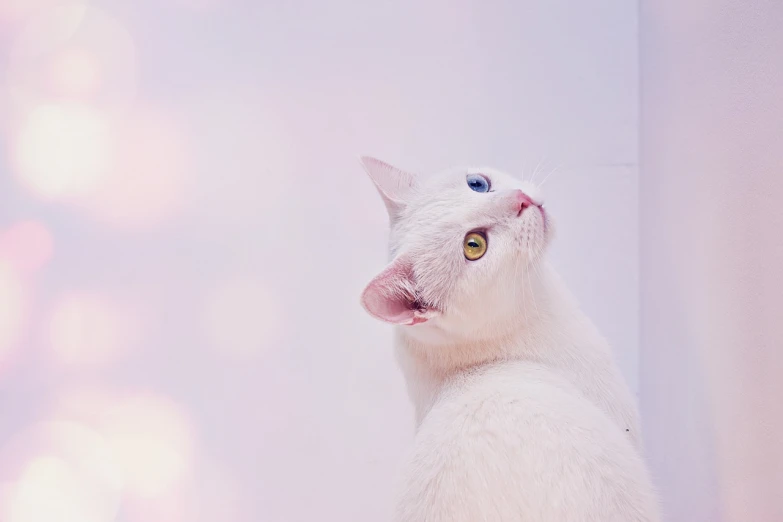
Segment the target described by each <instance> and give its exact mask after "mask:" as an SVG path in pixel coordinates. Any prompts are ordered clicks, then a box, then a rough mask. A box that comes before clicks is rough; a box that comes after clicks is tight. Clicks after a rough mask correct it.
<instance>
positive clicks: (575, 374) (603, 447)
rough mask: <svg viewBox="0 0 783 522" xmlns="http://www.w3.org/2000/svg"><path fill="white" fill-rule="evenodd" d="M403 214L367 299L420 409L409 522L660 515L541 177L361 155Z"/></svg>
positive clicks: (596, 521)
mask: <svg viewBox="0 0 783 522" xmlns="http://www.w3.org/2000/svg"><path fill="white" fill-rule="evenodd" d="M361 162H362V165H363V166H364V168H365V170H366V171H367V173H368V174H369V175H370V178H371V179H372V181H373V182H374V183H375V186H376V187H377V189H378V191H379V193H380V194H381V196H382V198H383V200H384V202H385V204H386V207H387V210H388V212H389V219H390V223H391V237H390V243H391V245H390V250H391V263H390V264H389V265H388V266H387V267H386V268H385V269H384V270H383V271H382V272H381V273H380V274H379V275H378V276H377V277H375V278H374V279H373V280H372V281H371V282H370V283H369V285H368V286H367V288H366V289H365V290H364V292H363V294H362V304H363V306H364V307H365V309H366V310H367V311H368V312H369V313H370V314H371V315H372V316H374V317H376V318H378V319H381V320H383V321H386V322H389V323H392V324H395V325H397V327H396V348H397V355H398V358H399V361H400V364H401V367H402V369H403V372H404V374H405V377H406V380H407V385H408V391H409V394H410V396H411V399H412V401H413V403H414V406H415V408H416V421H417V433H416V441H415V448H414V452H413V456H412V459H411V461H410V462H409V464H408V466H407V471H406V474H405V479H404V480H405V482H404V487H403V488H402V492H401V498H400V499H399V502H398V506H397V511H396V514H395V521H396V522H446V521H448V522H479V521H486V522H490V521H491V522H520V521H525V522H558V521H564V522H582V521H584V522H636V521H644V522H652V521H657V520H659V514H658V506H657V501H656V498H655V495H654V492H653V489H652V485H651V483H650V479H649V474H648V472H647V470H646V468H645V465H644V462H643V459H642V456H641V438H640V433H639V421H638V414H637V411H636V407H635V404H634V400H633V399H632V397H631V394H630V392H629V390H628V388H627V386H626V385H625V383H624V381H623V379H622V377H621V375H620V373H619V371H618V369H617V367H616V365H615V363H614V361H613V359H612V357H611V352H610V349H609V346H608V344H607V343H606V341H605V340H604V339H603V338H602V337H601V335H600V334H599V333H598V332H597V330H596V329H595V327H594V326H593V325H592V323H591V322H590V321H589V320H588V319H587V318H586V317H585V316H584V314H582V312H581V311H580V310H579V307H578V305H577V304H576V303H575V301H574V299H573V298H572V297H571V296H570V294H569V293H568V292H567V291H566V289H565V288H564V287H563V285H562V283H561V281H560V279H559V278H558V277H557V276H556V274H555V273H554V272H553V271H552V269H551V268H550V266H549V265H548V264H547V263H546V261H545V259H544V253H545V250H546V247H547V244H548V242H549V240H550V238H551V236H552V220H551V218H550V216H549V215H548V214H547V213H546V211H545V210H544V207H543V205H542V203H541V199H540V198H541V195H540V194H539V191H538V190H537V187H535V186H533V185H531V184H529V183H525V182H522V181H519V180H517V179H514V178H513V177H511V176H509V175H507V174H503V173H501V172H498V171H496V170H493V169H489V168H475V169H474V168H467V169H465V168H460V169H450V170H447V171H444V172H442V173H440V174H438V175H436V176H432V177H427V178H422V177H419V176H415V175H413V174H410V173H407V172H403V171H401V170H399V169H396V168H394V167H392V166H391V165H388V164H386V163H384V162H382V161H379V160H377V159H373V158H366V157H365V158H361Z"/></svg>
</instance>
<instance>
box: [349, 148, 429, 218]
mask: <svg viewBox="0 0 783 522" xmlns="http://www.w3.org/2000/svg"><path fill="white" fill-rule="evenodd" d="M359 162H360V163H361V164H362V167H363V168H364V170H365V172H367V174H368V175H369V176H370V179H371V180H372V182H373V184H375V188H376V189H378V193H379V194H380V195H381V198H383V202H384V204H385V205H386V210H387V211H388V212H389V219H390V220H391V221H394V220H395V219H397V217H398V216H399V214H400V211H401V210H402V208H403V207H404V206H405V203H406V201H407V199H408V198H409V197H410V194H411V192H412V191H413V189H414V187H415V186H416V176H415V175H414V174H411V173H410V172H405V171H404V170H400V169H398V168H397V167H393V166H391V165H389V164H388V163H386V162H383V161H381V160H379V159H376V158H371V157H369V156H361V157H360V158H359Z"/></svg>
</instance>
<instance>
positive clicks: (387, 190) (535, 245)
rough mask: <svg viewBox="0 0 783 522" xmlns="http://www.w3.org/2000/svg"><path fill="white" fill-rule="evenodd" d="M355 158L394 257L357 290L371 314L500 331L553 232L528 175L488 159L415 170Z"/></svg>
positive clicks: (517, 312)
mask: <svg viewBox="0 0 783 522" xmlns="http://www.w3.org/2000/svg"><path fill="white" fill-rule="evenodd" d="M361 163H362V165H363V167H364V169H365V170H366V171H367V173H368V174H369V176H370V179H371V180H372V181H373V183H374V184H375V186H376V188H377V189H378V192H379V193H380V195H381V198H382V199H383V201H384V203H385V204H386V209H387V210H388V213H389V221H390V225H391V235H390V243H391V244H390V251H391V257H392V261H391V263H390V264H389V265H388V266H387V267H386V268H385V269H384V270H383V271H382V272H381V273H380V274H378V275H377V276H376V277H375V278H374V279H373V280H372V281H371V282H370V283H369V284H368V285H367V287H366V288H365V290H364V292H363V293H362V299H361V301H362V305H363V306H364V308H365V309H366V310H367V312H368V313H369V314H370V315H372V316H373V317H375V318H377V319H380V320H382V321H386V322H388V323H392V324H396V325H402V326H406V327H409V328H410V331H411V333H412V334H414V335H415V336H421V337H427V338H429V339H430V340H434V339H438V340H441V341H444V342H450V341H452V342H453V341H456V340H459V339H471V338H473V339H480V338H481V337H482V336H483V334H482V332H487V331H488V330H489V329H491V330H492V331H496V332H497V331H501V330H503V329H504V328H506V327H508V326H509V325H510V324H512V323H513V322H514V321H515V319H516V318H519V317H520V316H521V314H523V313H524V311H523V307H525V306H531V304H529V303H527V302H526V301H525V300H526V296H525V292H526V291H527V293H528V294H529V293H530V291H531V289H530V288H529V287H528V286H526V284H525V283H526V282H527V281H529V280H530V272H533V271H534V270H535V269H536V266H537V264H538V263H540V262H541V259H542V257H543V255H544V252H545V250H546V247H547V244H548V242H549V239H550V237H551V235H552V222H551V219H550V217H549V216H548V214H547V213H546V211H545V210H544V207H543V203H542V200H541V194H540V193H539V191H538V188H537V187H536V186H535V185H533V184H531V183H526V182H523V181H520V180H518V179H515V178H513V177H512V176H509V175H508V174H504V173H502V172H499V171H497V170H494V169H490V168H452V169H448V170H446V171H443V172H440V173H438V174H436V175H433V176H427V177H423V176H418V175H415V174H412V173H409V172H405V171H402V170H400V169H397V168H395V167H393V166H391V165H389V164H387V163H384V162H382V161H380V160H377V159H374V158H368V157H363V158H361ZM526 278H527V279H526ZM529 298H530V296H527V299H529ZM414 332H415V333H414Z"/></svg>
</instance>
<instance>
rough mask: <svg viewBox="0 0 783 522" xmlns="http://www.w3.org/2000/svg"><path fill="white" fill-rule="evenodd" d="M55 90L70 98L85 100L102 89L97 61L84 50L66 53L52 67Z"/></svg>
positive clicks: (51, 73)
mask: <svg viewBox="0 0 783 522" xmlns="http://www.w3.org/2000/svg"><path fill="white" fill-rule="evenodd" d="M50 75H51V83H52V85H53V87H54V89H53V90H55V91H58V90H59V91H61V92H62V94H64V95H65V96H68V97H74V98H85V97H89V96H90V95H92V94H95V93H96V92H97V90H98V89H99V87H100V82H101V78H100V70H99V67H98V64H97V62H96V59H95V58H94V57H93V56H92V55H90V54H89V53H88V52H87V51H84V50H83V49H71V50H68V51H64V52H63V53H62V54H61V55H60V56H59V57H57V59H56V60H54V63H53V64H52V66H51V69H50Z"/></svg>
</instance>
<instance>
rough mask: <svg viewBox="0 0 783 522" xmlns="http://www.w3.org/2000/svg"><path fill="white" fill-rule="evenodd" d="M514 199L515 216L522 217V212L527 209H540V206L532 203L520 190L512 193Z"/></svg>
mask: <svg viewBox="0 0 783 522" xmlns="http://www.w3.org/2000/svg"><path fill="white" fill-rule="evenodd" d="M514 198H515V200H516V204H517V208H518V211H517V215H518V216H519V215H522V212H524V210H525V209H526V208H528V207H540V206H541V204H540V203H537V202H535V201H533V198H531V197H530V196H528V195H527V194H525V193H524V192H522V191H521V190H519V189H517V190H515V191H514Z"/></svg>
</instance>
